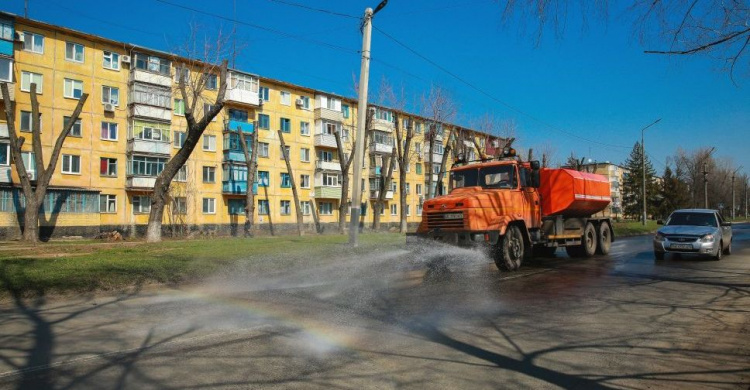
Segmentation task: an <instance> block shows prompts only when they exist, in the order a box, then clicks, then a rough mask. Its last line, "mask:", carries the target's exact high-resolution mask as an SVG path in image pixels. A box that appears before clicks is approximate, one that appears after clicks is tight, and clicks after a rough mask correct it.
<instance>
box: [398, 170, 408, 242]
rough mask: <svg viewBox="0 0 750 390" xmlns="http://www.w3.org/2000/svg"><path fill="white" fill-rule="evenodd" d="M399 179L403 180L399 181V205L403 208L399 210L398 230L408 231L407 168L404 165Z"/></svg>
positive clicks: (399, 173) (399, 172)
mask: <svg viewBox="0 0 750 390" xmlns="http://www.w3.org/2000/svg"><path fill="white" fill-rule="evenodd" d="M398 179H399V180H400V181H401V182H400V183H398V185H399V203H400V204H399V207H400V208H401V210H400V211H399V212H400V213H401V214H400V223H399V229H398V231H399V232H401V233H406V230H407V229H408V224H407V222H406V217H407V215H406V169H404V165H402V166H401V170H400V171H398Z"/></svg>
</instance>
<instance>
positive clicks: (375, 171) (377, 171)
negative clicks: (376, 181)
mask: <svg viewBox="0 0 750 390" xmlns="http://www.w3.org/2000/svg"><path fill="white" fill-rule="evenodd" d="M383 173H385V172H383V167H370V176H380V175H382V174H383Z"/></svg>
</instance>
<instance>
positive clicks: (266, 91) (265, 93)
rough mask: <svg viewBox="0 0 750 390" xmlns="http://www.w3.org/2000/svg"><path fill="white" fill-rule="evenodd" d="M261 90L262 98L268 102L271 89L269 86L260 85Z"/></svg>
mask: <svg viewBox="0 0 750 390" xmlns="http://www.w3.org/2000/svg"><path fill="white" fill-rule="evenodd" d="M259 91H260V100H262V101H264V102H267V101H268V100H269V99H268V97H269V95H270V90H269V89H268V87H260V89H259Z"/></svg>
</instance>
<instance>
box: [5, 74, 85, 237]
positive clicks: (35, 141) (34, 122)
mask: <svg viewBox="0 0 750 390" xmlns="http://www.w3.org/2000/svg"><path fill="white" fill-rule="evenodd" d="M0 89H1V90H2V96H3V102H4V103H5V118H6V120H7V125H8V136H9V138H10V155H11V158H12V159H13V163H14V164H15V165H16V173H17V174H18V178H19V181H20V182H21V189H22V191H23V195H24V198H25V199H26V207H25V209H24V214H23V234H22V239H23V240H24V241H26V242H30V243H37V242H39V206H40V205H41V204H42V203H43V202H44V197H45V195H46V194H47V188H48V187H49V182H50V180H51V179H52V174H53V173H55V167H57V160H58V159H59V158H60V151H61V150H62V147H63V144H64V142H65V139H66V138H67V137H68V135H69V134H70V129H71V128H73V124H74V123H75V122H76V121H77V120H78V117H79V116H80V115H81V110H83V105H84V104H85V103H86V99H88V97H89V95H88V94H87V93H84V94H82V95H81V97H80V99H78V104H77V105H76V108H75V110H73V113H72V114H71V115H70V118H69V119H68V120H67V122H65V123H64V124H63V128H62V131H61V132H60V134H59V135H58V136H57V140H56V141H55V145H54V146H53V148H52V153H51V154H50V159H49V163H48V164H47V167H45V166H44V155H43V153H42V139H41V128H40V127H41V123H40V120H39V101H38V99H37V91H36V83H31V85H30V89H29V90H30V95H31V150H32V152H33V154H34V162H33V164H34V168H35V170H36V175H37V178H36V183H35V185H34V186H32V184H31V182H32V179H31V178H30V177H29V174H28V172H27V168H26V166H25V165H24V163H23V158H22V156H21V147H22V146H23V144H24V142H25V140H26V139H25V138H24V137H19V136H18V134H16V122H15V118H16V116H15V113H16V112H15V110H16V107H15V106H16V104H15V102H12V101H11V100H10V91H9V90H8V84H7V83H2V84H0ZM71 164H72V163H71ZM50 212H53V211H52V210H50Z"/></svg>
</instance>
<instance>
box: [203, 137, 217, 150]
mask: <svg viewBox="0 0 750 390" xmlns="http://www.w3.org/2000/svg"><path fill="white" fill-rule="evenodd" d="M203 150H205V151H207V152H215V151H216V136H215V135H204V136H203Z"/></svg>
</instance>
